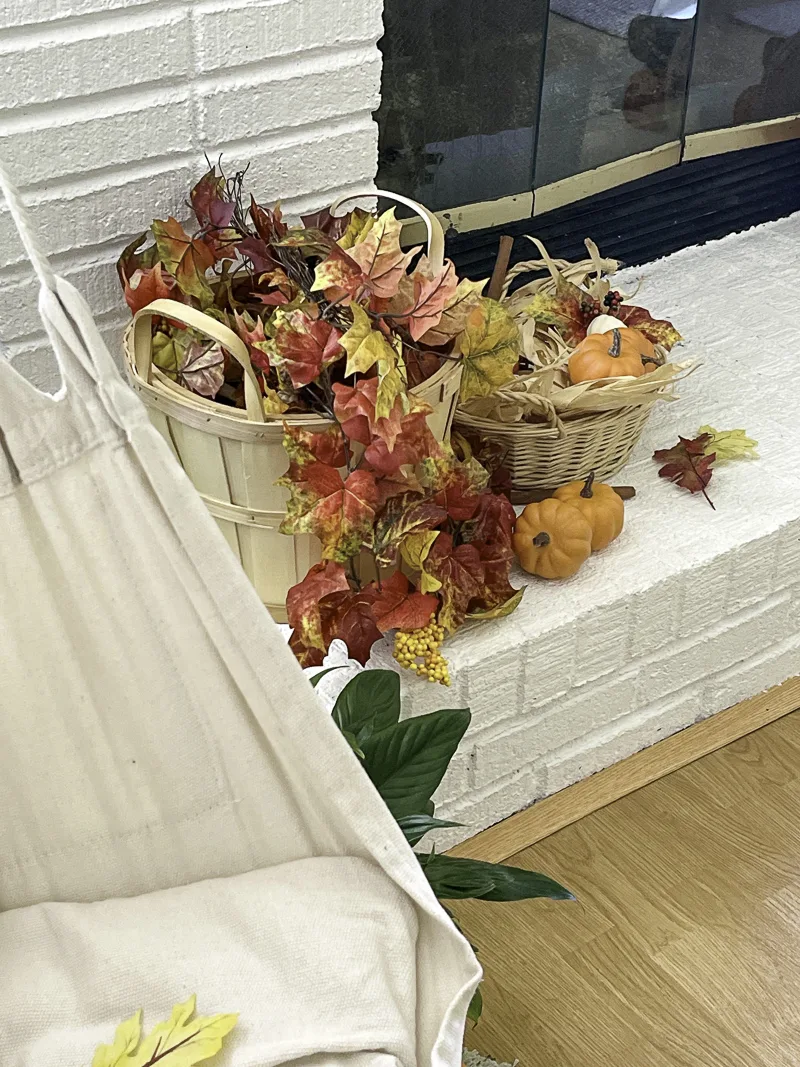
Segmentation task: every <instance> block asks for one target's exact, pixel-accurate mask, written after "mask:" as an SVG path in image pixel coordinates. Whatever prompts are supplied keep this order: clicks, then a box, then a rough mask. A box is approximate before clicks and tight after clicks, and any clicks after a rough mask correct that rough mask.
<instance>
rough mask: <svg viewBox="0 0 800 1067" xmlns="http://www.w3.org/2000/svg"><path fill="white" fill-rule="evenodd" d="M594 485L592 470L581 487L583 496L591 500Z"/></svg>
mask: <svg viewBox="0 0 800 1067" xmlns="http://www.w3.org/2000/svg"><path fill="white" fill-rule="evenodd" d="M593 485H594V471H592V473H591V474H590V475H589V477H588V478H587V479H586V481H585V483H584V486H583V489H581V496H582V497H585V498H586V499H587V500H591V499H592V497H593V496H594V493H593V492H592V486H593Z"/></svg>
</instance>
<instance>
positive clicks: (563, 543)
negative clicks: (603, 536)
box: [513, 497, 592, 578]
mask: <svg viewBox="0 0 800 1067" xmlns="http://www.w3.org/2000/svg"><path fill="white" fill-rule="evenodd" d="M513 543H514V551H515V552H516V554H517V559H518V560H519V561H520V563H521V564H522V567H523V568H524V569H525V570H526V571H527V572H528V574H538V575H539V577H540V578H570V577H571V576H572V575H573V574H575V573H576V572H577V571H578V570H579V569H580V567H581V565H582V564H583V563H584V562H585V561H586V560H587V559H588V558H589V556H590V555H591V552H592V527H591V525H590V523H589V520H588V519H586V518H584V516H583V515H581V513H580V511H578V509H577V508H575V507H573V506H572V504H566V503H564V502H563V501H562V500H556V499H554V498H553V497H549V498H548V499H547V500H542V501H541V502H539V503H538V504H528V506H527V507H526V508H525V510H524V511H523V512H522V514H521V515H520V517H519V518H518V519H517V524H516V526H515V527H514V535H513Z"/></svg>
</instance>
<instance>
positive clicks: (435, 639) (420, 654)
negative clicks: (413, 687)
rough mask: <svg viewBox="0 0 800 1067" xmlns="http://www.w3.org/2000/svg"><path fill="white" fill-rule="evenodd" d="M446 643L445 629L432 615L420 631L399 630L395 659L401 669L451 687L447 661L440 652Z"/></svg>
mask: <svg viewBox="0 0 800 1067" xmlns="http://www.w3.org/2000/svg"><path fill="white" fill-rule="evenodd" d="M442 641H444V628H443V627H441V626H439V625H438V623H437V622H436V616H435V615H431V618H430V622H429V623H428V625H427V626H423V627H421V628H420V629H419V630H398V631H397V633H396V634H395V639H394V658H395V659H396V660H397V662H398V663H399V664H400V666H401V667H407V668H408V669H409V670H410V671H416V673H417V674H418V675H419V676H420V678H427V679H428V681H429V682H439V684H440V685H450V672H449V671H448V669H447V660H446V659H445V658H444V656H443V655H442V654H441V652H440V651H439V648H440V647H441V644H442Z"/></svg>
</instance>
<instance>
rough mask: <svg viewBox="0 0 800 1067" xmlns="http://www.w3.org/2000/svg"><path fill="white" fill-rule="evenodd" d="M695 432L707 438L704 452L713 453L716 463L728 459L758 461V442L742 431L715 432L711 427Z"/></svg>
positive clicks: (702, 427) (701, 428)
mask: <svg viewBox="0 0 800 1067" xmlns="http://www.w3.org/2000/svg"><path fill="white" fill-rule="evenodd" d="M697 432H698V434H704V435H705V436H706V437H708V438H709V440H708V441H707V442H706V446H705V452H706V455H708V454H709V453H710V452H714V453H715V455H716V457H717V460H716V461H717V463H725V462H727V460H729V459H758V452H756V448H757V447H758V441H754V440H753V438H752V437H748V436H747V434H746V432H745V431H744V430H715V429H714V427H713V426H701V427H700V429H699V430H698V431H697Z"/></svg>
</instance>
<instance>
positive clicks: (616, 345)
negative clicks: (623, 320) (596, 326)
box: [608, 330, 622, 359]
mask: <svg viewBox="0 0 800 1067" xmlns="http://www.w3.org/2000/svg"><path fill="white" fill-rule="evenodd" d="M621 351H622V336H621V335H620V332H619V330H612V331H611V348H609V350H608V354H609V356H614V358H615V359H616V357H617V356H618V355H619V354H620V352H621Z"/></svg>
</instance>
